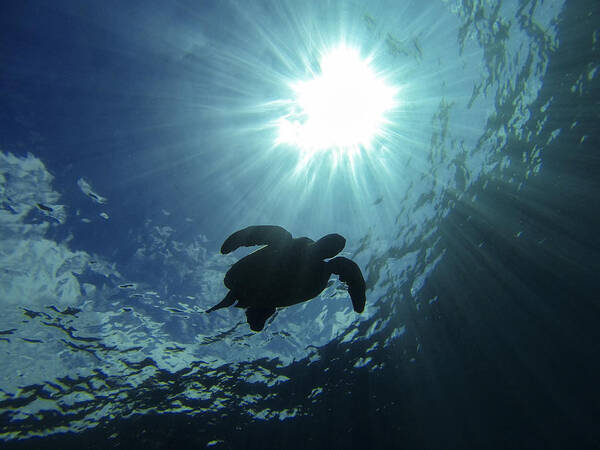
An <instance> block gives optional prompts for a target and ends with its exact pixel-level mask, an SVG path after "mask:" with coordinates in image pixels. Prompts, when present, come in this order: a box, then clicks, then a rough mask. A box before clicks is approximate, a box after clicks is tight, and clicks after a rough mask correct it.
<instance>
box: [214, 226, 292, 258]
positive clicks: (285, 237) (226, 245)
mask: <svg viewBox="0 0 600 450" xmlns="http://www.w3.org/2000/svg"><path fill="white" fill-rule="evenodd" d="M291 239H292V235H291V234H290V232H289V231H287V230H286V229H285V228H282V227H279V226H277V225H255V226H252V227H247V228H244V229H243V230H239V231H236V232H235V233H233V234H232V235H231V236H229V237H228V238H227V239H225V242H223V245H222V246H221V253H222V254H224V255H226V254H227V253H231V252H232V251H234V250H235V249H237V248H239V247H251V246H253V245H265V244H280V243H284V242H285V241H289V240H291Z"/></svg>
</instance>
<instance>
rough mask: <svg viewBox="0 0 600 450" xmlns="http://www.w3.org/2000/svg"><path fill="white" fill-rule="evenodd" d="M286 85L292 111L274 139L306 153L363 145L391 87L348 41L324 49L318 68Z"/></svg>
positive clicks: (380, 121) (391, 98) (377, 124)
mask: <svg viewBox="0 0 600 450" xmlns="http://www.w3.org/2000/svg"><path fill="white" fill-rule="evenodd" d="M292 88H293V90H294V92H295V94H296V98H295V102H294V106H295V111H294V112H293V113H292V114H289V115H288V116H286V117H284V118H282V119H281V120H280V121H279V139H278V141H279V142H280V143H286V144H292V145H296V146H298V147H300V148H301V149H302V150H304V151H308V152H310V153H313V152H317V151H320V150H329V149H337V150H343V151H348V150H355V149H357V148H359V147H365V148H369V147H370V145H371V142H372V140H373V138H374V137H376V136H377V135H378V134H380V133H381V131H382V127H383V125H384V124H385V117H384V115H385V113H386V112H387V111H389V110H390V109H392V108H393V107H394V106H395V96H396V93H397V90H396V89H394V88H391V87H389V86H388V85H386V83H385V82H384V81H383V80H382V79H381V78H379V77H377V75H376V74H375V72H374V71H373V69H372V68H371V67H370V60H362V59H361V58H360V55H359V53H358V51H356V50H354V49H352V48H348V47H339V48H337V49H335V50H333V51H331V52H329V53H325V54H324V55H323V56H322V59H321V74H320V75H319V76H317V77H315V78H313V79H312V80H309V81H301V82H297V83H294V84H292Z"/></svg>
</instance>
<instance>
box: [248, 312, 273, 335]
mask: <svg viewBox="0 0 600 450" xmlns="http://www.w3.org/2000/svg"><path fill="white" fill-rule="evenodd" d="M274 313H275V308H248V309H246V319H247V320H248V325H250V329H251V330H252V331H261V330H262V329H263V328H264V326H265V322H266V321H267V319H268V318H269V317H271V316H272V315H273V314H274Z"/></svg>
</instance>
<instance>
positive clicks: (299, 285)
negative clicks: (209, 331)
mask: <svg viewBox="0 0 600 450" xmlns="http://www.w3.org/2000/svg"><path fill="white" fill-rule="evenodd" d="M253 245H265V247H263V248H260V249H258V250H257V251H255V252H253V253H251V254H249V255H247V256H245V257H244V258H242V259H240V260H239V261H238V262H236V263H235V264H233V265H232V266H231V268H230V269H229V271H228V272H227V274H225V279H224V280H223V282H224V283H225V286H227V288H228V289H229V292H228V293H227V295H226V296H225V298H224V299H223V300H221V301H220V302H219V303H218V304H216V305H215V306H213V307H212V308H210V309H209V310H207V311H206V312H207V313H210V312H212V311H215V310H217V309H220V308H226V307H228V306H231V305H233V304H234V303H235V302H236V301H237V303H236V304H235V306H236V307H237V308H245V309H246V318H247V320H248V324H249V325H250V328H251V329H252V330H253V331H261V330H262V329H263V327H264V326H265V322H266V320H267V319H268V318H269V317H270V316H271V315H273V314H274V313H275V308H278V307H286V306H291V305H295V304H297V303H302V302H305V301H307V300H310V299H312V298H314V297H316V296H317V295H319V294H320V293H321V292H322V291H323V289H325V287H327V282H328V281H329V277H330V276H331V275H332V274H335V275H338V276H339V279H340V280H341V281H343V282H345V283H346V284H347V285H348V292H349V294H350V298H351V299H352V305H353V307H354V311H356V312H357V313H361V312H362V311H363V310H364V308H365V302H366V297H365V280H364V278H363V276H362V273H361V271H360V268H359V267H358V265H357V264H356V263H355V262H354V261H352V260H350V259H348V258H344V257H340V256H338V257H336V258H333V257H334V256H335V255H337V254H338V253H339V252H340V251H341V250H342V249H343V248H344V246H345V245H346V240H345V239H344V238H343V237H342V236H340V235H339V234H328V235H327V236H324V237H322V238H321V239H319V240H318V241H316V242H315V241H313V240H312V239H309V238H307V237H300V238H296V239H293V238H292V235H291V234H290V233H289V232H288V231H287V230H286V229H284V228H282V227H279V226H275V225H257V226H250V227H248V228H244V229H243V230H239V231H236V232H235V233H233V234H232V235H231V236H229V237H228V238H227V239H226V240H225V242H224V243H223V246H222V247H221V253H222V254H227V253H231V252H232V251H234V250H236V249H237V248H239V247H250V246H253ZM326 258H333V259H330V260H329V261H324V260H325V259H326Z"/></svg>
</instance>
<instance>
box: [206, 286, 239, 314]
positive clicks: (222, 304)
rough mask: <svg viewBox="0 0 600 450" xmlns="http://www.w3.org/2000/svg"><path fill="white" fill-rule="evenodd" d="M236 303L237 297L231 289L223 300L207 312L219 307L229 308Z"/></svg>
mask: <svg viewBox="0 0 600 450" xmlns="http://www.w3.org/2000/svg"><path fill="white" fill-rule="evenodd" d="M234 303H235V298H234V297H233V294H232V293H231V291H229V292H228V293H227V295H226V296H225V298H224V299H223V300H221V301H220V302H219V303H217V304H216V305H215V306H213V307H212V308H210V309H209V310H207V311H206V312H207V313H209V312H213V311H215V310H217V309H221V308H227V307H228V306H231V305H233V304H234Z"/></svg>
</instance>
